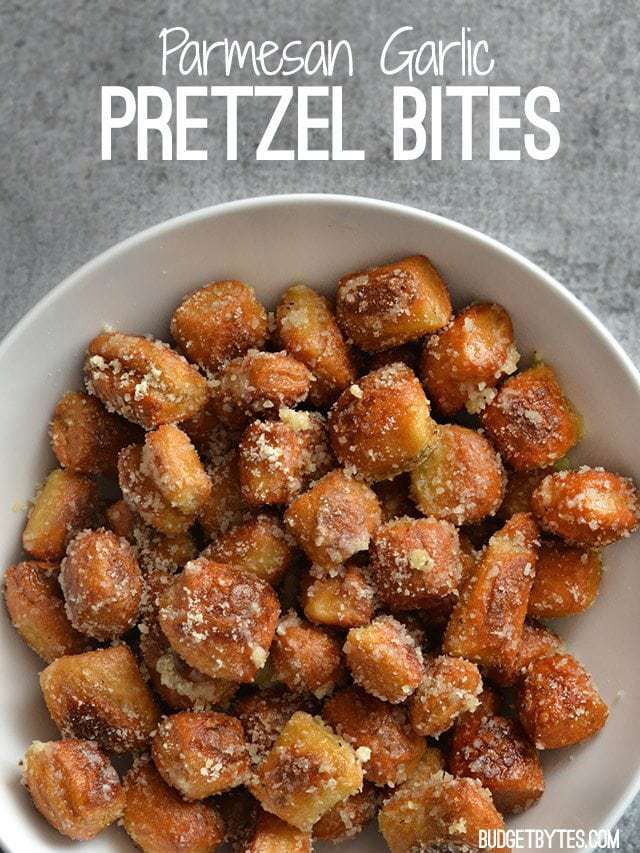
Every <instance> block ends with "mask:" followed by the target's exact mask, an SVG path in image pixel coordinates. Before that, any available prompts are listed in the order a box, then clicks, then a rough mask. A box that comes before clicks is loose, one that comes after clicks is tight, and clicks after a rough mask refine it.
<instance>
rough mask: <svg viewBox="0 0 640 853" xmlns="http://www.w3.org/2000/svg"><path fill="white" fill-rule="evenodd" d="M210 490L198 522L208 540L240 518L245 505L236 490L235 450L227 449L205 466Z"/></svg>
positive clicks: (236, 467)
mask: <svg viewBox="0 0 640 853" xmlns="http://www.w3.org/2000/svg"><path fill="white" fill-rule="evenodd" d="M208 474H209V481H210V483H211V492H210V493H209V499H208V500H207V502H206V503H205V505H204V506H203V507H202V509H201V510H200V515H199V517H198V521H199V522H200V526H201V527H202V529H203V530H204V532H205V533H206V534H207V536H208V537H209V538H210V539H215V538H216V537H217V536H218V535H219V534H220V533H224V531H225V530H228V529H229V527H231V526H232V525H234V524H238V522H240V521H241V520H242V518H243V515H244V513H245V512H246V511H247V509H248V507H247V505H246V503H245V502H244V499H243V497H242V492H241V490H240V472H239V469H238V453H237V451H235V450H232V451H230V452H229V453H227V454H226V455H225V456H223V457H222V459H221V460H219V462H218V463H217V464H216V465H213V466H212V467H210V468H209V469H208Z"/></svg>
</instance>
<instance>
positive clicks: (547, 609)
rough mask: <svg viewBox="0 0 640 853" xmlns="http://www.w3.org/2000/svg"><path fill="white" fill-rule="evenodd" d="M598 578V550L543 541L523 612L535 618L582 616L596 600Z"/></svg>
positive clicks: (598, 585) (600, 562) (599, 562)
mask: <svg viewBox="0 0 640 853" xmlns="http://www.w3.org/2000/svg"><path fill="white" fill-rule="evenodd" d="M601 578H602V558H601V556H600V554H599V553H598V551H590V550H588V549H585V548H570V547H567V546H566V545H560V544H558V543H557V542H543V543H542V545H541V547H540V553H539V555H538V564H537V566H536V576H535V579H534V581H533V586H532V587H531V593H530V595H529V607H528V610H527V612H528V614H529V616H534V617H538V618H539V619H555V618H556V617H558V616H572V615H573V614H575V613H582V611H583V610H587V609H588V608H589V607H591V605H592V604H593V602H594V601H595V600H596V596H597V595H598V589H599V587H600V580H601Z"/></svg>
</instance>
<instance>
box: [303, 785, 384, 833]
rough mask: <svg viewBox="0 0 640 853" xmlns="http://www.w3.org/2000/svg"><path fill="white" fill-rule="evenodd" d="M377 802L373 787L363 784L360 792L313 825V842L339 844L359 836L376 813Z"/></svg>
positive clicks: (377, 794)
mask: <svg viewBox="0 0 640 853" xmlns="http://www.w3.org/2000/svg"><path fill="white" fill-rule="evenodd" d="M379 800H380V794H379V792H378V790H377V789H376V788H375V786H374V785H370V784H368V783H367V782H365V783H364V785H363V788H362V791H360V792H359V793H357V794H352V795H351V796H350V797H347V799H346V800H343V801H342V802H341V803H338V804H337V805H335V806H334V807H333V808H332V809H330V810H329V811H328V812H326V813H325V814H324V815H323V816H322V817H321V818H320V820H319V821H318V822H317V823H315V824H314V825H313V838H314V840H315V841H328V842H331V844H340V843H341V842H342V841H348V840H349V839H351V838H355V837H356V835H360V833H361V832H362V830H363V829H364V828H365V826H366V825H367V824H368V823H370V822H371V821H372V820H373V819H374V817H375V816H376V814H377V813H378V803H379Z"/></svg>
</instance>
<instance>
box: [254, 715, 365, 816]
mask: <svg viewBox="0 0 640 853" xmlns="http://www.w3.org/2000/svg"><path fill="white" fill-rule="evenodd" d="M248 788H249V790H250V791H251V793H252V794H253V795H254V797H256V798H257V799H258V800H259V801H260V803H261V804H262V807H263V808H264V809H265V810H266V811H269V812H271V813H272V814H275V815H277V816H278V817H279V818H281V819H282V820H284V821H286V822H287V823H290V824H291V825H292V826H295V827H297V828H298V829H300V830H302V831H303V832H309V831H310V830H311V827H312V826H313V825H314V823H316V822H317V821H318V820H319V819H320V818H321V817H322V816H323V815H324V814H325V813H326V812H328V811H329V810H330V809H331V808H333V806H335V805H336V804H337V803H339V802H342V800H346V798H347V797H350V796H351V795H352V794H355V793H356V792H358V791H360V790H361V789H362V768H361V767H360V762H359V761H358V759H357V757H356V754H355V752H354V751H353V749H352V748H351V746H349V744H348V743H346V741H344V740H342V738H340V737H338V736H337V735H335V734H334V733H333V732H332V731H331V729H329V728H328V727H327V726H325V725H324V723H323V722H322V721H321V720H320V719H319V718H318V717H311V716H310V715H309V714H305V713H304V712H302V711H297V712H296V713H295V714H294V715H293V716H292V717H291V719H290V720H289V721H288V722H287V724H286V725H285V727H284V728H283V729H282V731H281V733H280V735H279V736H278V739H277V740H276V742H275V744H274V745H273V747H272V749H271V751H270V752H269V754H268V755H267V757H266V758H265V759H264V761H263V762H262V763H261V764H260V766H259V767H258V769H257V772H256V775H255V778H253V779H252V780H251V781H250V782H249V784H248Z"/></svg>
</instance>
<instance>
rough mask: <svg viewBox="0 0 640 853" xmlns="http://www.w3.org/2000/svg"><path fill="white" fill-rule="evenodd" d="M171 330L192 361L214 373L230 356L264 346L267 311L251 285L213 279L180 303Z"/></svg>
mask: <svg viewBox="0 0 640 853" xmlns="http://www.w3.org/2000/svg"><path fill="white" fill-rule="evenodd" d="M171 334H172V335H173V338H174V340H175V341H176V342H177V344H178V347H179V348H180V349H181V350H182V352H183V353H184V354H185V355H186V356H187V358H188V359H189V361H194V362H195V363H196V364H199V365H200V366H201V367H203V368H204V369H205V370H208V371H211V372H214V373H215V372H217V371H218V370H219V369H220V367H222V365H224V364H225V363H226V362H227V361H229V360H230V359H232V358H235V357H236V356H240V355H244V353H246V352H247V351H248V350H250V349H251V348H252V347H255V348H256V349H261V348H262V347H263V346H264V344H265V342H266V340H267V335H268V324H267V312H266V310H265V309H264V307H263V306H262V305H261V304H260V303H259V302H258V300H257V299H256V295H255V292H254V290H253V288H252V287H249V285H247V284H244V283H243V282H241V281H214V282H212V283H211V284H207V285H206V286H205V287H201V288H200V289H199V290H196V291H194V292H193V293H191V294H189V296H187V297H186V299H184V300H183V301H182V302H181V303H180V305H179V306H178V307H177V308H176V310H175V311H174V313H173V316H172V318H171Z"/></svg>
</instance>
